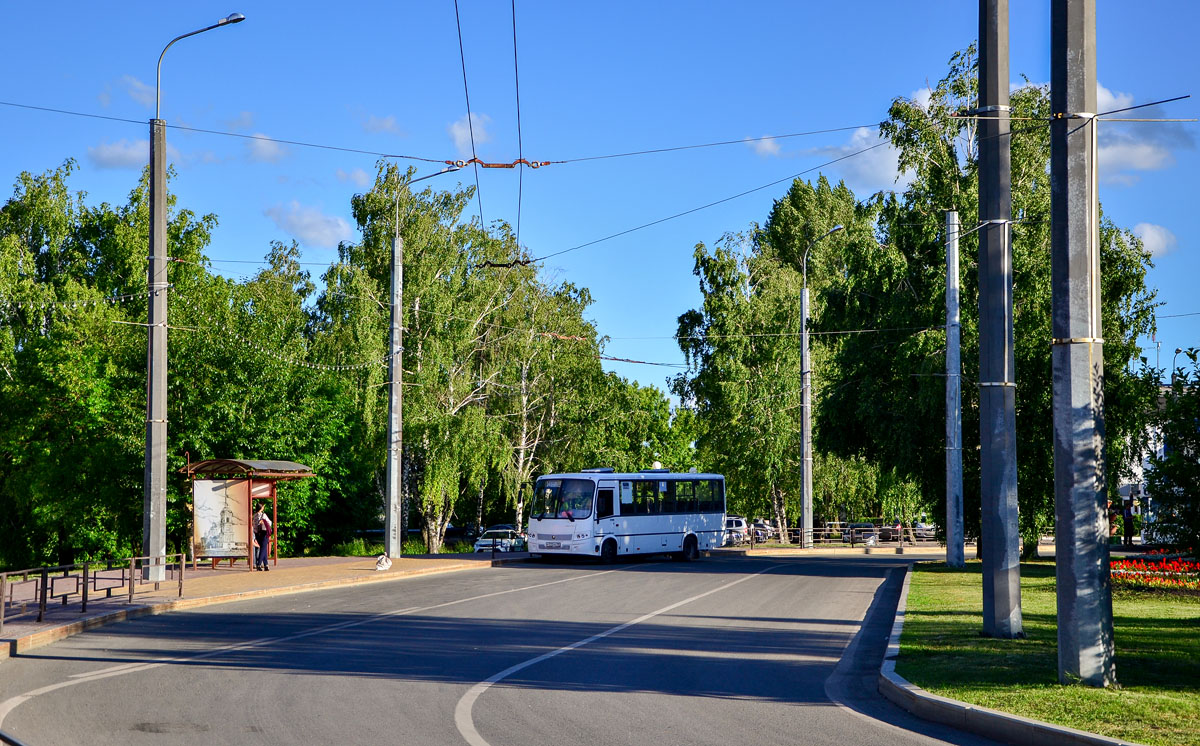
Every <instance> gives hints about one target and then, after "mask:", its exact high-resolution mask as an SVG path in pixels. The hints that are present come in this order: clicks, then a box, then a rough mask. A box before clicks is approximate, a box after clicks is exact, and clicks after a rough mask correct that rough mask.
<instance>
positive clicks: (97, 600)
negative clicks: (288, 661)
mask: <svg viewBox="0 0 1200 746" xmlns="http://www.w3.org/2000/svg"><path fill="white" fill-rule="evenodd" d="M527 556H528V555H527V554H524V553H511V554H510V553H505V554H497V555H496V558H497V561H498V562H499V561H511V560H516V559H523V558H525V557H527ZM491 560H492V556H491V553H486V554H485V553H480V554H441V555H421V556H415V557H401V558H398V559H395V560H393V562H392V566H391V568H390V569H388V570H385V571H383V572H378V571H376V570H375V558H374V557H289V558H281V559H280V560H279V563H278V564H277V565H273V566H272V567H271V569H270V571H268V572H259V571H254V570H247V569H246V564H245V563H238V565H237V566H236V567H233V568H231V567H229V565H228V564H224V563H223V564H222V565H221V566H220V567H219V568H218V569H215V570H214V569H213V568H212V567H211V564H210V563H208V562H201V563H198V564H197V566H196V569H195V570H194V571H193V570H192V568H191V566H190V565H188V566H187V567H186V568H185V570H184V584H183V597H182V598H180V597H179V585H178V582H177V581H176V580H173V579H168V580H165V581H163V582H162V583H161V585H160V589H159V590H157V591H155V590H154V589H153V586H152V585H145V586H140V587H139V588H138V592H137V593H135V595H134V598H133V603H132V604H130V603H129V597H128V594H127V593H126V591H125V589H124V588H116V589H114V591H113V594H112V596H111V597H105V596H104V593H103V592H101V593H97V594H94V595H92V596H91V597H90V598H89V599H88V609H87V613H86V614H85V613H81V611H80V609H81V604H80V600H79V598H78V597H77V596H76V597H73V598H71V602H70V603H69V604H67V605H66V606H63V605H61V603H60V602H58V601H55V602H53V603H51V604H48V605H47V607H46V614H45V616H44V617H43V620H42V621H41V622H40V623H39V622H38V621H37V611H36V609H34V610H33V611H32V613H26V614H23V615H21V616H18V617H16V618H13V619H5V622H4V632H3V634H2V635H0V663H2V662H3V661H4V659H5V658H8V657H9V656H11V655H16V654H18V653H20V652H22V651H25V650H29V649H31V648H36V647H41V646H42V645H48V644H50V643H52V642H55V641H56V640H61V639H63V638H65V637H70V636H71V635H75V634H78V633H80V632H83V631H84V630H87V629H92V628H94V627H99V626H102V625H105V624H111V623H113V622H117V621H122V620H125V619H130V618H133V617H137V616H142V615H145V614H161V613H163V612H167V611H174V610H178V609H189V608H196V607H199V606H207V605H209V604H214V603H225V602H228V601H236V600H240V599H247V598H255V597H259V596H268V595H278V594H283V593H301V592H304V591H311V590H318V589H321V588H331V587H335V586H342V585H351V584H357V583H380V582H388V581H393V580H399V579H401V578H406V577H413V576H415V575H426V574H429V573H439V572H452V571H460V570H473V569H479V568H485V567H491V566H492V561H491Z"/></svg>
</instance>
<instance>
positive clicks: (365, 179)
mask: <svg viewBox="0 0 1200 746" xmlns="http://www.w3.org/2000/svg"><path fill="white" fill-rule="evenodd" d="M337 180H338V181H341V182H347V181H350V182H353V183H354V185H355V186H359V187H366V186H367V185H368V184H370V183H371V175H370V174H368V173H367V172H366V171H363V170H362V169H361V168H356V169H354V170H353V171H343V170H342V169H340V168H339V169H338V170H337Z"/></svg>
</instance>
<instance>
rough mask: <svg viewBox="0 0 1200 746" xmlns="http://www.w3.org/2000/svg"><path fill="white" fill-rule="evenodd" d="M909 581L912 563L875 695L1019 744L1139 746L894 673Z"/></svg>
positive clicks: (916, 712)
mask: <svg viewBox="0 0 1200 746" xmlns="http://www.w3.org/2000/svg"><path fill="white" fill-rule="evenodd" d="M911 579H912V565H909V566H908V567H907V568H906V569H905V574H904V586H903V587H902V588H901V589H900V601H899V603H897V605H896V620H895V622H894V623H893V624H892V635H891V638H890V639H889V640H888V648H887V654H886V655H885V656H884V657H883V665H882V666H880V669H879V693H880V694H882V695H883V696H884V697H886V698H887V699H888V700H890V701H891V702H893V703H894V704H896V705H897V706H899V707H901V708H903V709H905V710H907V711H908V712H910V713H912V714H913V715H916V716H917V717H919V718H923V719H925V720H931V721H933V722H935V723H943V724H945V725H949V726H951V727H953V728H958V729H959V730H964V731H967V732H968V733H974V734H976V735H980V736H984V737H986V738H991V739H993V740H997V741H1004V742H1007V743H1011V744H1018V745H1019V746H1026V745H1027V744H1028V745H1029V746H1076V745H1079V746H1141V745H1140V744H1138V743H1136V742H1134V741H1125V740H1122V739H1119V738H1109V737H1108V736H1101V735H1097V734H1095V733H1088V732H1087V731H1082V730H1076V729H1075V728H1068V727H1066V726H1065V725H1054V724H1053V723H1045V722H1042V721H1040V720H1033V719H1030V718H1025V717H1021V716H1020V715H1012V714H1010V713H1007V712H1000V711H998V710H992V709H989V708H987V707H979V706H977V705H970V704H967V703H966V702H960V701H958V700H956V699H950V698H948V697H941V696H938V695H936V694H931V693H929V692H927V691H925V690H924V689H922V688H921V687H919V686H917V685H915V684H913V683H912V682H910V681H909V680H908V679H905V678H904V677H903V676H901V675H899V674H898V673H896V659H897V658H898V657H899V655H900V633H901V632H902V631H903V630H904V613H905V610H906V608H907V606H908V586H909V581H910V580H911Z"/></svg>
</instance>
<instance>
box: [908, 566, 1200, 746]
mask: <svg viewBox="0 0 1200 746" xmlns="http://www.w3.org/2000/svg"><path fill="white" fill-rule="evenodd" d="M1054 590H1055V589H1054V565H1053V564H1052V563H1048V562H1032V563H1022V565H1021V608H1022V617H1023V620H1024V628H1025V633H1026V638H1025V639H1023V640H994V639H989V638H985V637H981V636H980V630H981V629H982V627H983V621H982V620H983V614H982V608H983V602H982V594H983V590H982V567H981V565H980V563H978V562H970V563H968V564H967V568H966V569H965V570H952V569H950V568H948V567H946V566H945V565H936V564H917V565H916V566H915V567H914V571H913V577H912V583H911V586H910V588H909V594H908V610H907V612H906V613H905V617H904V635H903V637H902V638H901V642H900V658H899V661H898V663H897V666H896V672H897V673H899V674H900V675H901V676H903V677H904V678H906V679H908V680H909V681H911V682H913V683H914V684H916V685H917V686H920V687H921V688H923V689H925V690H926V691H930V692H933V693H935V694H940V695H942V696H945V697H951V698H953V699H957V700H961V701H963V702H968V703H971V704H975V705H981V706H983V707H990V708H992V709H996V710H1003V711H1004V712H1010V713H1014V714H1017V715H1022V716H1024V717H1030V718H1035V719H1038V720H1044V721H1047V722H1051V723H1057V724H1059V725H1067V726H1070V727H1072V728H1078V729H1080V730H1086V731H1090V732H1092V733H1099V734H1102V735H1106V736H1110V737H1113V738H1122V739H1126V740H1130V741H1135V742H1138V743H1144V744H1155V745H1157V744H1163V745H1164V746H1166V745H1168V744H1169V745H1170V746H1177V745H1178V746H1200V727H1198V724H1200V596H1197V595H1189V594H1179V593H1169V592H1162V591H1143V590H1118V591H1115V592H1114V594H1113V632H1114V639H1115V647H1116V667H1117V680H1118V681H1119V682H1120V686H1119V687H1115V688H1111V689H1093V688H1091V687H1085V686H1062V685H1060V684H1059V683H1058V653H1057V631H1056V630H1057V612H1056V602H1055V593H1054Z"/></svg>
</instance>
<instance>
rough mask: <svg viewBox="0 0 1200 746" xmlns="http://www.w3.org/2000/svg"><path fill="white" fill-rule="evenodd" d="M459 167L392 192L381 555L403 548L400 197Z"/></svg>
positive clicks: (402, 340) (402, 336)
mask: <svg viewBox="0 0 1200 746" xmlns="http://www.w3.org/2000/svg"><path fill="white" fill-rule="evenodd" d="M460 168H461V166H450V167H448V168H443V169H442V170H441V171H438V172H437V173H435V174H429V175H428V176H422V177H420V178H417V179H413V180H411V181H408V182H404V183H401V184H400V186H399V188H398V190H397V192H396V214H395V218H394V220H395V226H394V228H395V233H394V234H393V236H392V335H391V344H390V346H389V352H390V353H391V354H390V355H388V371H389V384H388V432H387V444H388V451H387V467H386V469H387V474H386V477H385V481H386V483H387V497H386V501H385V503H386V504H385V505H384V513H383V515H384V518H383V524H384V525H383V541H384V554H386V555H387V556H388V557H399V556H400V555H401V554H402V553H403V549H404V496H403V494H402V489H401V487H402V482H403V479H404V476H403V472H404V381H403V377H404V237H403V236H401V235H400V196H401V194H402V193H403V192H404V191H405V190H406V189H408V185H409V184H415V183H416V182H418V181H424V180H425V179H432V178H433V177H435V176H441V175H442V174H447V173H450V172H452V171H458V170H459V169H460Z"/></svg>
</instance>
